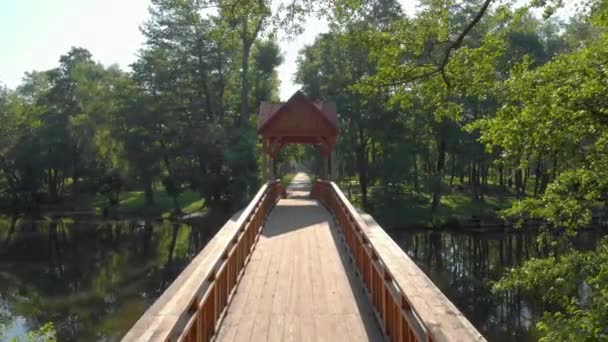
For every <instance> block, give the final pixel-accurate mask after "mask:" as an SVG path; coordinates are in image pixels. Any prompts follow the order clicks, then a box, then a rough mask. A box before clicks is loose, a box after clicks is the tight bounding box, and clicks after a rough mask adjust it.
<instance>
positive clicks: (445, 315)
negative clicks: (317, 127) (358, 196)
mask: <svg viewBox="0 0 608 342" xmlns="http://www.w3.org/2000/svg"><path fill="white" fill-rule="evenodd" d="M311 197H313V198H315V199H317V200H319V201H320V202H322V203H323V204H324V205H325V206H326V207H327V208H328V209H329V210H330V211H331V212H332V214H333V215H334V218H335V221H336V224H337V225H338V226H339V227H340V230H341V231H342V233H343V235H344V238H345V240H346V244H347V245H348V248H349V250H350V252H351V254H352V256H353V258H354V263H355V264H356V267H357V272H358V273H359V275H360V277H361V278H362V280H363V283H364V285H365V288H366V290H367V294H368V296H369V297H370V301H371V303H372V306H373V307H374V311H375V313H376V317H377V318H378V320H379V322H380V323H381V324H380V325H381V326H382V329H383V330H384V333H385V335H386V336H387V337H388V338H389V340H391V341H436V342H444V341H485V339H484V338H483V336H481V334H480V333H479V332H478V331H477V329H475V327H474V326H473V325H472V324H471V323H470V322H469V321H468V320H467V319H466V318H465V317H464V316H463V315H462V313H461V312H460V311H459V310H458V309H457V308H456V307H455V306H454V304H453V303H452V302H450V300H449V299H448V298H447V297H446V296H445V295H444V294H443V293H442V292H441V291H440V290H439V289H438V288H437V287H436V286H435V285H434V284H433V282H432V281H431V280H430V279H429V278H428V277H427V276H426V275H425V274H424V272H423V271H422V270H421V269H420V268H419V267H418V266H417V265H416V263H415V262H414V261H412V259H411V258H410V257H409V256H408V255H407V254H406V253H405V252H404V251H403V250H402V249H401V248H400V247H399V245H397V244H396V243H395V241H393V239H391V238H390V236H388V234H386V232H385V231H384V229H382V227H380V226H379V225H378V224H377V223H376V221H374V219H373V218H372V217H371V216H370V215H367V214H360V213H359V212H358V211H357V210H356V209H355V208H354V207H353V205H352V204H351V203H350V201H349V200H348V199H347V198H346V196H344V194H343V193H342V191H341V190H340V188H339V187H338V186H337V185H336V184H335V183H333V182H326V181H317V182H315V183H314V184H313V188H312V192H311Z"/></svg>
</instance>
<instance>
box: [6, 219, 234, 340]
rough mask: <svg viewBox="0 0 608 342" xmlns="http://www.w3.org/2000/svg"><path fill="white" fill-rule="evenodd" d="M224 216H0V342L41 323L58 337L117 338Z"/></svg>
mask: <svg viewBox="0 0 608 342" xmlns="http://www.w3.org/2000/svg"><path fill="white" fill-rule="evenodd" d="M225 219H226V218H225V217H222V218H221V219H217V220H214V219H210V220H209V222H208V223H207V224H205V225H204V226H205V227H206V228H194V227H192V226H190V225H186V224H179V223H177V224H175V223H169V222H160V221H156V222H155V221H143V220H127V221H101V220H98V219H95V218H90V217H87V218H77V217H70V218H65V217H56V218H47V219H45V220H36V221H31V220H25V219H19V220H16V221H15V220H14V219H13V218H10V217H8V218H7V217H0V326H1V325H2V324H4V329H0V330H4V332H3V335H0V340H10V339H11V338H13V337H20V338H23V337H24V336H25V335H26V334H27V332H28V331H31V330H36V329H37V328H38V327H39V326H40V325H41V324H43V323H45V322H49V321H52V322H53V323H54V325H55V328H56V330H57V335H58V336H57V337H58V340H59V341H116V340H120V338H121V337H122V336H123V335H124V334H125V332H126V331H127V330H129V328H130V327H131V326H132V325H133V324H134V323H135V321H136V320H137V319H138V317H139V316H141V314H142V313H143V312H144V311H145V309H146V308H147V307H148V306H150V305H151V304H152V302H153V301H154V300H155V299H156V298H157V297H158V296H159V295H160V294H161V293H162V292H163V290H164V289H165V288H166V287H168V285H169V284H170V283H171V281H172V280H173V279H174V278H175V277H176V276H177V275H178V274H179V272H180V271H181V270H182V269H183V268H184V267H185V266H186V265H187V264H188V262H189V261H190V260H191V259H192V257H193V256H194V255H196V254H197V253H198V251H199V250H200V249H201V248H202V247H203V246H204V245H205V244H206V243H207V241H208V240H209V239H210V237H212V236H213V234H214V233H215V231H216V230H217V229H218V228H219V227H221V225H222V224H223V223H224V220H225ZM214 221H215V222H214ZM209 227H212V228H211V229H210V228H209Z"/></svg>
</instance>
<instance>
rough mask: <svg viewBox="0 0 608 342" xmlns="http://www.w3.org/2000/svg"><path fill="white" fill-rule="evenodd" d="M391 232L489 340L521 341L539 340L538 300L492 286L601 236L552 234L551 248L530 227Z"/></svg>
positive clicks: (585, 247)
mask: <svg viewBox="0 0 608 342" xmlns="http://www.w3.org/2000/svg"><path fill="white" fill-rule="evenodd" d="M388 233H389V235H391V237H392V238H393V239H394V240H395V241H396V242H397V243H398V244H399V245H400V246H401V248H403V250H404V251H405V252H406V253H407V254H408V255H409V256H410V257H412V258H413V259H414V260H415V261H416V263H417V264H418V266H419V267H420V268H422V269H423V270H424V272H425V273H426V274H427V276H429V278H431V280H432V281H433V283H435V285H437V286H438V287H439V288H440V289H441V291H442V292H443V293H444V294H445V295H446V296H447V297H448V298H449V299H450V300H451V301H452V302H453V303H454V304H455V305H456V306H457V307H458V308H459V309H460V310H461V311H462V313H463V314H464V315H465V316H466V317H467V318H468V319H469V320H470V321H471V323H473V325H474V326H475V327H476V328H477V329H479V331H480V332H481V333H482V335H484V336H485V337H486V338H487V339H488V341H518V342H522V341H536V340H538V336H537V334H536V331H535V328H534V327H535V320H536V319H537V318H538V317H540V315H542V310H541V309H540V308H539V307H535V305H534V303H535V301H534V299H533V298H526V297H524V296H522V295H521V294H519V293H517V292H516V291H513V292H510V293H506V294H494V293H492V291H491V288H492V287H491V284H492V282H494V281H497V280H498V279H500V277H501V276H502V275H503V274H504V272H505V271H507V270H509V269H510V268H513V267H516V266H519V265H521V264H522V263H523V262H524V261H525V260H528V259H530V258H534V257H542V256H546V255H548V253H557V254H561V253H564V252H565V251H566V250H567V249H568V248H569V247H570V246H572V247H574V248H575V249H578V250H589V249H592V248H595V246H596V244H597V242H598V241H599V237H600V236H601V235H602V232H601V231H599V230H586V231H583V232H580V233H579V234H578V235H577V236H576V237H574V238H570V237H568V238H567V237H565V236H562V237H557V238H556V237H555V236H553V238H554V240H555V241H556V243H554V244H549V243H547V237H546V236H545V235H540V234H539V230H538V229H531V228H527V229H522V230H514V231H511V232H508V233H505V232H500V233H489V232H485V233H480V232H459V231H449V230H448V231H431V230H428V229H426V230H424V229H421V230H411V229H407V230H405V229H402V230H393V231H389V232H388ZM539 235H540V236H542V237H539ZM549 246H550V247H549Z"/></svg>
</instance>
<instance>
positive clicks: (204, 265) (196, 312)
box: [123, 181, 285, 342]
mask: <svg viewBox="0 0 608 342" xmlns="http://www.w3.org/2000/svg"><path fill="white" fill-rule="evenodd" d="M281 197H285V189H284V188H283V185H282V184H281V182H280V181H273V182H269V183H266V184H264V185H263V186H262V187H261V188H260V190H259V191H258V193H257V194H256V195H255V197H254V198H253V200H252V201H251V202H250V203H249V205H248V206H247V208H245V210H244V211H243V212H242V213H241V215H240V216H239V217H238V219H237V220H236V222H235V221H234V219H231V220H229V221H228V222H227V223H226V224H225V225H224V226H223V227H222V228H221V229H220V231H219V232H218V233H217V234H216V235H215V236H214V237H213V238H212V239H211V240H210V241H209V243H208V244H207V245H206V246H205V248H203V250H202V251H201V252H200V253H199V254H198V255H197V256H196V257H195V258H194V259H193V260H192V262H191V263H190V264H189V265H188V266H187V267H186V269H184V271H183V272H182V273H181V274H180V275H179V276H178V277H177V279H175V281H174V282H173V283H172V284H171V286H169V288H167V290H165V292H164V293H163V294H162V295H161V296H160V298H158V300H156V302H154V304H152V306H151V307H150V308H149V309H148V310H147V311H146V312H145V313H144V315H143V316H142V317H141V318H140V319H139V320H138V321H137V322H136V323H135V325H134V326H133V327H132V328H131V330H129V332H128V333H127V334H126V335H125V337H124V338H123V341H129V342H130V341H163V342H164V341H209V340H211V338H212V336H213V335H214V333H215V331H216V330H217V326H218V324H219V323H220V321H221V319H222V318H223V315H224V314H225V311H226V308H227V306H228V304H229V303H230V301H231V299H232V295H233V294H234V290H235V289H236V285H237V283H238V281H239V280H240V277H241V276H242V273H243V271H244V268H245V266H246V264H247V263H248V261H249V257H250V255H251V251H252V250H253V248H254V247H255V244H256V242H257V240H258V237H259V234H260V232H261V229H262V225H263V223H264V220H265V218H266V216H267V215H268V213H269V212H270V210H271V209H272V207H273V206H274V205H275V204H276V202H277V201H278V199H279V198H281Z"/></svg>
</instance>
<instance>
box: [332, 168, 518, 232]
mask: <svg viewBox="0 0 608 342" xmlns="http://www.w3.org/2000/svg"><path fill="white" fill-rule="evenodd" d="M340 187H341V189H342V191H344V193H345V194H346V195H347V196H348V197H349V199H350V201H351V202H353V203H354V204H355V205H356V206H358V207H360V208H362V207H363V205H362V200H361V194H360V191H359V185H358V183H357V182H356V180H353V179H350V180H348V181H342V182H340ZM444 187H445V188H446V191H445V193H444V194H443V195H442V196H441V201H440V205H439V207H438V208H437V209H436V211H435V212H433V213H431V196H430V195H429V194H427V193H424V192H415V191H412V190H411V189H407V190H403V191H400V192H391V191H389V190H386V189H383V188H382V186H370V187H369V188H368V202H369V208H368V211H369V213H370V214H372V215H373V216H374V217H375V218H376V219H378V221H379V222H381V223H382V225H383V227H385V228H388V229H403V228H408V229H409V228H445V227H447V226H449V227H451V229H455V227H458V228H465V229H482V230H483V229H489V228H500V229H502V228H503V226H504V225H505V221H504V220H503V219H501V218H500V217H499V212H500V211H501V210H504V209H508V208H510V207H511V206H512V205H513V204H514V203H515V202H516V201H517V198H516V196H515V195H514V194H512V193H510V192H508V191H501V190H499V189H497V187H489V189H486V190H487V193H485V194H484V196H483V198H475V196H474V195H473V193H472V192H471V191H470V189H468V187H467V185H462V184H455V185H454V186H453V187H449V186H448V185H447V184H444Z"/></svg>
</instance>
